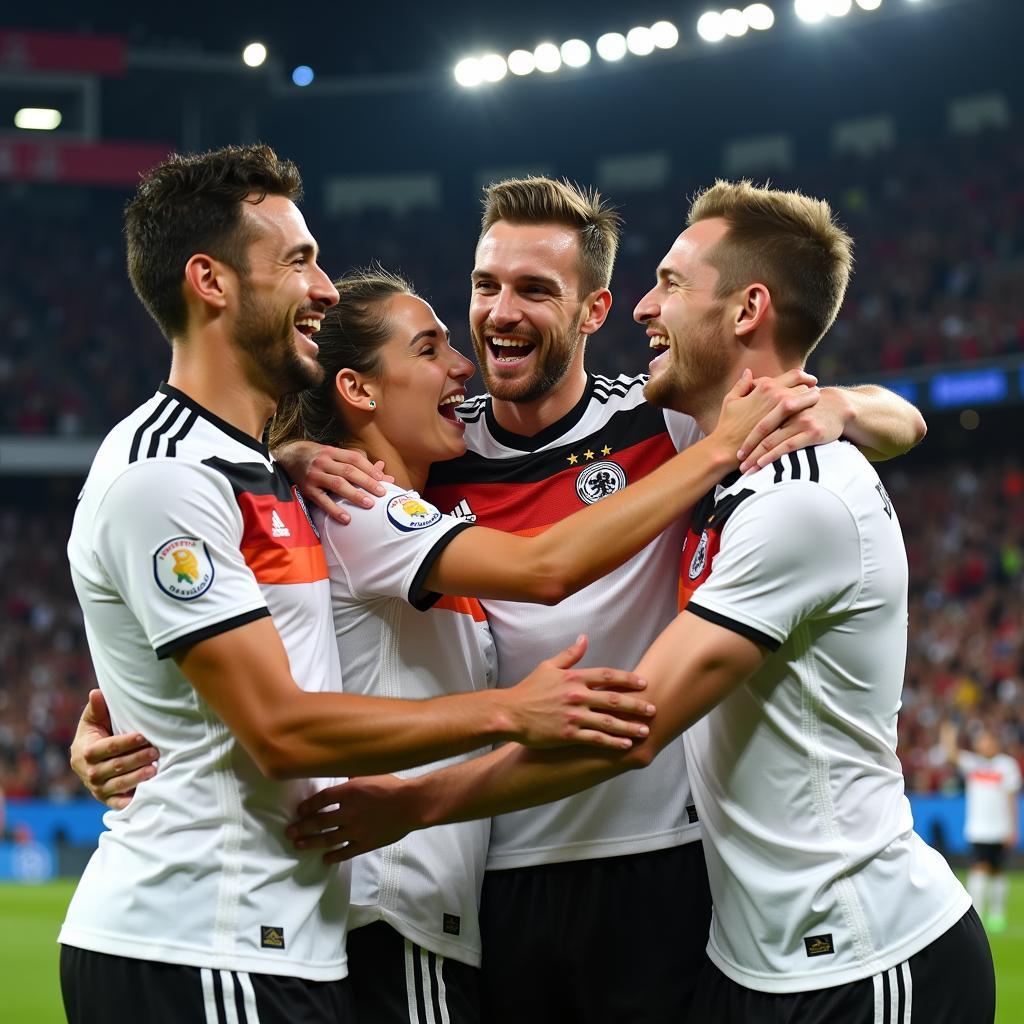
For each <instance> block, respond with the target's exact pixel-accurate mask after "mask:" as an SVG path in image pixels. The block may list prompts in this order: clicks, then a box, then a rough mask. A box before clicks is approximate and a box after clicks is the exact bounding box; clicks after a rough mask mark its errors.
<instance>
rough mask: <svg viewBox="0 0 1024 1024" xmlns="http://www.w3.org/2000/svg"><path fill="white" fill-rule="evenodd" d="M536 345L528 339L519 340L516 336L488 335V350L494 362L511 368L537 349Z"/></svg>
mask: <svg viewBox="0 0 1024 1024" xmlns="http://www.w3.org/2000/svg"><path fill="white" fill-rule="evenodd" d="M536 347H537V346H536V343H535V342H533V341H530V340H528V339H527V338H517V337H515V336H514V335H500V334H488V335H487V350H488V352H490V354H491V359H493V360H494V362H496V363H499V364H504V365H509V366H511V365H512V364H514V363H518V362H521V361H522V360H523V359H525V358H526V357H527V356H528V355H529V354H530V353H531V352H532V351H533V350H534V349H535V348H536Z"/></svg>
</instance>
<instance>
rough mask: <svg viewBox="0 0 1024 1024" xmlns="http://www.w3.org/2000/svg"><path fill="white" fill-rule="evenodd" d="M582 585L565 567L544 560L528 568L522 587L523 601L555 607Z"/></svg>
mask: <svg viewBox="0 0 1024 1024" xmlns="http://www.w3.org/2000/svg"><path fill="white" fill-rule="evenodd" d="M581 585H582V583H581V581H578V580H575V579H573V577H572V574H571V573H570V572H569V570H568V569H567V567H566V566H564V565H558V564H556V563H555V562H553V561H551V560H545V561H543V562H540V563H538V564H536V565H532V566H528V567H527V573H526V576H525V582H524V585H523V591H524V599H525V600H528V601H531V602H533V603H534V604H546V605H555V604H558V603H559V602H560V601H564V600H565V599H566V598H567V597H568V596H569V595H570V594H574V593H576V591H577V590H579V588H580V586H581Z"/></svg>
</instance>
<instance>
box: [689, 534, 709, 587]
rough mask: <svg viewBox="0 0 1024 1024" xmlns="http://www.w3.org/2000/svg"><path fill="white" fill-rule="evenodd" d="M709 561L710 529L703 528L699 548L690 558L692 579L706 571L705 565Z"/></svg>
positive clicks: (698, 543)
mask: <svg viewBox="0 0 1024 1024" xmlns="http://www.w3.org/2000/svg"><path fill="white" fill-rule="evenodd" d="M707 561H708V531H707V530H703V531H702V532H701V535H700V540H699V541H698V542H697V550H696V551H694V553H693V558H692V559H690V569H689V574H690V579H691V580H695V579H697V578H698V577H699V576H700V574H701V573H702V572H703V571H704V566H705V565H706V564H707Z"/></svg>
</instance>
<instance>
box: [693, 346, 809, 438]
mask: <svg viewBox="0 0 1024 1024" xmlns="http://www.w3.org/2000/svg"><path fill="white" fill-rule="evenodd" d="M799 365H800V364H799V363H794V364H792V365H784V364H783V363H782V362H781V361H780V360H779V358H778V356H777V355H776V354H775V347H774V345H771V346H769V347H768V349H767V350H763V349H762V350H758V349H748V350H747V351H746V353H745V354H744V357H743V358H742V359H741V360H739V361H737V362H736V363H735V364H734V365H733V367H732V370H731V372H730V375H729V377H728V378H727V379H726V380H724V381H723V382H722V383H721V384H720V385H718V386H717V387H714V386H712V387H710V388H706V389H705V390H704V391H703V392H702V393H701V394H700V395H699V396H698V397H697V398H694V399H692V400H691V401H690V402H689V403H688V407H687V408H686V410H685V411H686V412H688V413H689V414H690V415H691V416H692V417H693V418H694V420H696V422H697V426H698V427H700V429H701V431H702V432H703V433H704V434H705V435H707V434H710V433H711V432H712V431H713V430H714V429H715V427H717V426H718V420H719V418H720V417H721V415H722V402H723V401H724V400H725V396H726V395H727V394H728V393H729V391H730V390H731V389H732V386H733V385H734V384H735V383H736V381H738V380H739V379H740V376H741V374H742V373H743V371H744V370H747V369H749V370H750V372H751V373H752V374H753V375H754V377H755V378H757V377H778V376H780V375H781V374H783V373H785V372H786V371H787V370H792V369H795V368H796V367H797V366H799Z"/></svg>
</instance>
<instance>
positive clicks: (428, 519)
mask: <svg viewBox="0 0 1024 1024" xmlns="http://www.w3.org/2000/svg"><path fill="white" fill-rule="evenodd" d="M440 521H441V513H440V512H438V510H437V509H436V508H434V506H433V505H428V504H427V503H426V502H425V501H424V500H423V499H422V498H421V497H420V496H419V495H418V494H416V493H406V494H396V495H395V497H393V498H392V499H391V500H390V501H389V502H388V522H390V523H391V525H392V526H393V527H394V528H395V529H396V530H399V531H401V532H402V533H409V532H411V531H412V530H423V529H425V528H426V527H428V526H433V525H434V523H439V522H440Z"/></svg>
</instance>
